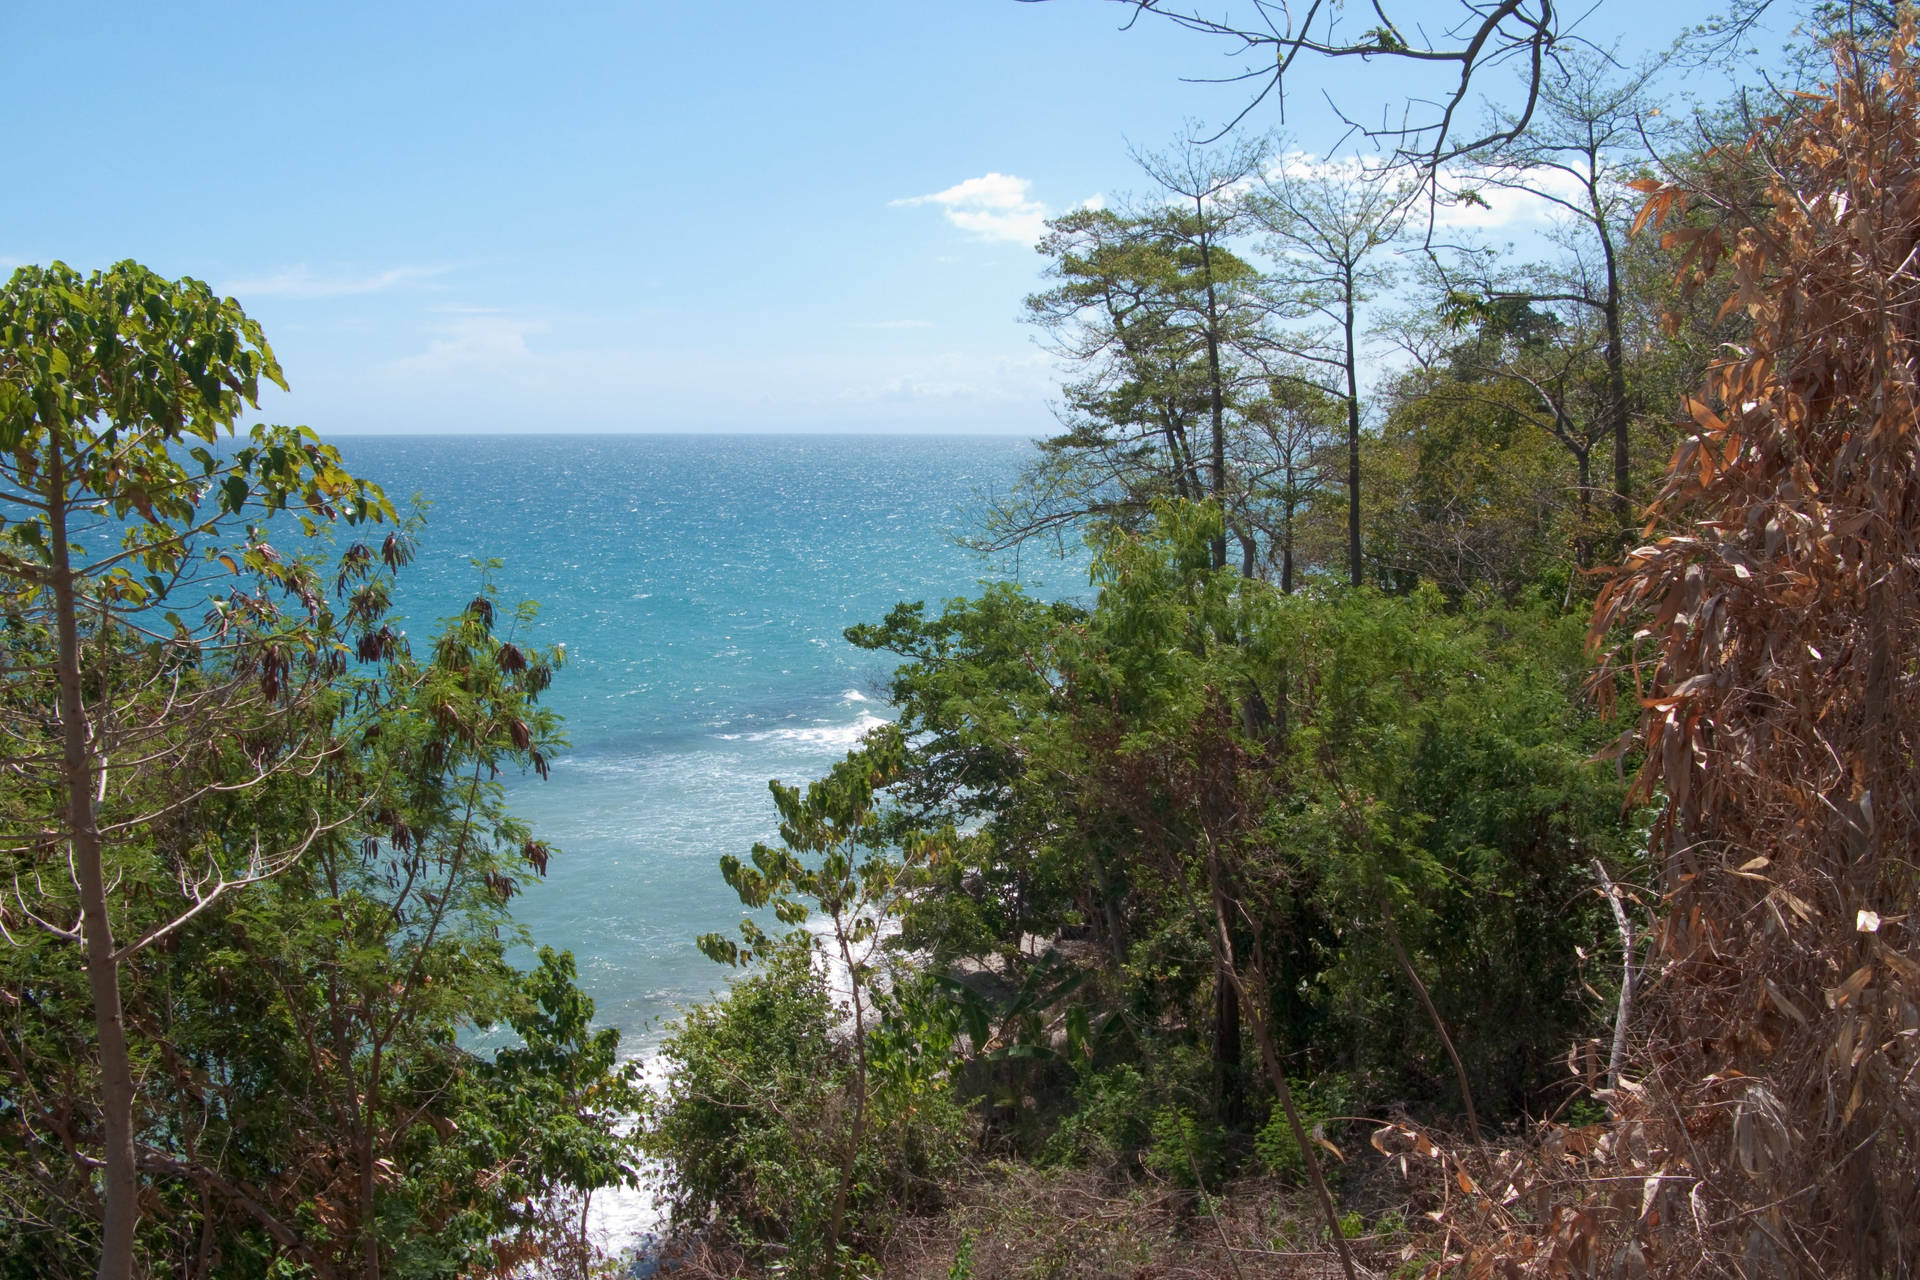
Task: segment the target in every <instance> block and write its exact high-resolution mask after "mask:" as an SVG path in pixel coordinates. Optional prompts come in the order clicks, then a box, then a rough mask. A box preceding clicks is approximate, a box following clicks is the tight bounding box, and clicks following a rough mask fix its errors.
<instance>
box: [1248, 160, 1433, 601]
mask: <svg viewBox="0 0 1920 1280" xmlns="http://www.w3.org/2000/svg"><path fill="white" fill-rule="evenodd" d="M1408 195H1409V192H1408V189H1407V188H1406V187H1405V186H1403V185H1400V184H1397V183H1395V182H1393V181H1391V180H1389V178H1388V177H1387V176H1385V175H1381V174H1368V173H1366V172H1365V171H1363V170H1361V169H1358V168H1356V167H1352V166H1341V165H1338V164H1333V163H1319V164H1317V163H1314V162H1311V161H1308V160H1305V159H1303V158H1300V157H1290V158H1289V159H1288V160H1287V161H1286V162H1285V163H1283V164H1282V165H1281V166H1280V167H1279V168H1278V169H1277V170H1273V171H1269V172H1268V173H1266V174H1264V175H1262V180H1261V186H1260V189H1259V191H1258V192H1257V193H1255V194H1254V195H1253V196H1252V197H1251V198H1250V199H1249V201H1248V212H1249V215H1250V216H1251V217H1252V218H1253V219H1254V221H1255V222H1256V223H1258V224H1259V225H1260V226H1262V227H1264V228H1265V229H1266V231H1267V233H1268V235H1269V237H1270V247H1271V249H1272V252H1273V255H1274V257H1275V258H1276V259H1277V262H1278V265H1277V267H1276V270H1275V272H1274V275H1273V288H1274V289H1275V290H1276V291H1277V292H1278V293H1279V294H1281V295H1282V296H1286V297H1290V298H1292V299H1293V300H1294V302H1295V305H1296V306H1299V307H1301V308H1303V309H1305V310H1306V311H1307V312H1308V313H1309V314H1314V313H1317V314H1318V315H1319V316H1320V318H1321V319H1323V320H1324V321H1325V322H1326V323H1327V325H1328V326H1329V327H1330V330H1331V337H1330V338H1329V337H1328V336H1327V335H1326V333H1325V332H1324V331H1323V332H1322V333H1321V334H1315V335H1303V338H1304V340H1303V341H1298V342H1296V343H1295V350H1296V352H1297V354H1298V355H1300V356H1301V357H1302V358H1303V359H1305V360H1307V361H1308V362H1310V363H1311V364H1313V365H1315V366H1317V367H1318V368H1319V369H1320V371H1321V375H1322V376H1320V377H1318V378H1315V379H1313V381H1312V385H1314V386H1316V387H1318V388H1319V389H1320V390H1322V391H1323V392H1325V393H1326V394H1328V395H1330V396H1333V397H1336V398H1337V399H1339V400H1340V401H1341V402H1342V406H1343V408H1344V409H1345V411H1346V419H1347V484H1346V489H1347V574H1348V578H1349V580H1350V581H1351V583H1352V584H1353V585H1354V586H1356V587H1357V586H1359V585H1360V582H1361V580H1362V571H1361V545H1360V524H1361V522H1360V422H1361V417H1362V411H1361V397H1360V373H1359V359H1360V345H1359V344H1360V329H1359V316H1360V307H1361V305H1362V304H1363V303H1365V302H1366V301H1368V300H1369V299H1370V298H1372V297H1373V296H1374V295H1375V294H1377V293H1378V292H1379V291H1380V290H1382V289H1384V288H1386V287H1387V286H1388V285H1390V284H1391V283H1392V280H1393V275H1394V272H1393V268H1392V266H1391V265H1390V264H1382V263H1380V262H1377V261H1375V260H1374V259H1375V255H1376V254H1377V253H1378V252H1379V251H1380V250H1381V249H1384V248H1389V247H1391V246H1392V244H1393V243H1394V241H1395V239H1396V238H1397V237H1398V236H1399V234H1400V228H1401V224H1402V222H1403V221H1404V219H1405V216H1406V205H1407V197H1408Z"/></svg>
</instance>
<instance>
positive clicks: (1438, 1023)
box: [1380, 899, 1480, 1145]
mask: <svg viewBox="0 0 1920 1280" xmlns="http://www.w3.org/2000/svg"><path fill="white" fill-rule="evenodd" d="M1380 918H1381V919H1382V920H1383V921H1384V922H1385V923H1386V926H1387V942H1388V944H1389V945H1390V946H1392V948H1393V958H1394V959H1395V960H1398V961H1399V962H1400V971H1401V972H1402V973H1404V974H1406V975H1407V981H1408V982H1409V983H1411V984H1412V986H1413V990H1414V994H1415V995H1417V996H1419V997H1420V1006H1421V1007H1422V1008H1423V1009H1425V1010H1426V1011H1427V1017H1428V1018H1429V1019H1431V1020H1432V1022H1433V1029H1434V1030H1435V1031H1436V1032H1438V1033H1439V1036H1440V1044H1441V1046H1442V1047H1444V1048H1445V1049H1446V1051H1447V1059H1448V1061H1450V1062H1452V1063H1453V1078H1454V1080H1455V1081H1456V1082H1458V1084H1459V1085H1460V1101H1461V1102H1462V1103H1464V1104H1465V1105H1466V1108H1467V1132H1468V1133H1470V1134H1472V1135H1473V1141H1474V1143H1475V1145H1478V1144H1479V1142H1480V1115H1479V1113H1478V1112H1477V1111H1475V1110H1474V1106H1473V1089H1472V1087H1471V1086H1470V1085H1469V1084H1468V1083H1467V1064H1466V1063H1464V1062H1462V1061H1461V1060H1460V1051H1459V1050H1457V1049H1455V1048H1454V1047H1453V1037H1452V1036H1451V1035H1450V1034H1448V1032H1447V1024H1446V1022H1445V1021H1443V1020H1442V1019H1441V1017H1440V1010H1438V1009H1436V1008H1435V1007H1434V1004H1433V996H1432V995H1431V994H1429V993H1428V991H1427V984H1426V983H1425V982H1423V981H1421V979H1420V972H1419V970H1417V969H1415V968H1414V967H1413V961H1412V960H1411V959H1409V958H1408V957H1407V949H1406V948H1405V947H1404V946H1402V945H1401V944H1400V926H1399V925H1397V924H1395V923H1394V921H1393V908H1392V907H1390V906H1388V905H1387V903H1386V901H1385V900H1384V899H1382V901H1381V903H1380Z"/></svg>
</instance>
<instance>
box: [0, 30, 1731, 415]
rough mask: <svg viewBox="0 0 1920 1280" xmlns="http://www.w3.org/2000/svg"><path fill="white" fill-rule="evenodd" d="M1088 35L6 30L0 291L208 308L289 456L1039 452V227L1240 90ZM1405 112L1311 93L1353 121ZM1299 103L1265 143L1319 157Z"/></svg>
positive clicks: (1163, 46) (1156, 41)
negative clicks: (528, 445)
mask: <svg viewBox="0 0 1920 1280" xmlns="http://www.w3.org/2000/svg"><path fill="white" fill-rule="evenodd" d="M1439 2H1440V0H1435V3H1436V5H1438V4H1439ZM1706 11H1707V9H1706V8H1705V7H1703V8H1702V12H1701V13H1700V14H1689V15H1686V16H1690V17H1695V18H1697V17H1700V16H1704V14H1705V12H1706ZM1674 12H1675V9H1674V6H1671V5H1667V6H1660V5H1654V4H1650V3H1646V2H1645V0H1607V3H1606V4H1605V5H1603V6H1601V7H1600V8H1599V9H1598V10H1597V11H1596V12H1595V14H1594V15H1593V16H1592V17H1590V18H1588V19H1587V20H1586V23H1585V26H1584V27H1583V29H1584V30H1588V31H1592V32H1593V33H1594V34H1595V35H1596V38H1610V37H1611V35H1612V34H1613V33H1614V32H1616V31H1617V32H1624V33H1628V34H1630V35H1632V36H1633V37H1634V38H1636V39H1646V38H1648V33H1649V32H1652V33H1656V34H1657V35H1658V36H1659V37H1661V38H1664V36H1665V35H1666V34H1668V25H1669V24H1670V23H1671V22H1672V21H1673V20H1674V19H1673V17H1672V15H1673V14H1674ZM1125 16H1126V14H1125V10H1124V9H1123V8H1122V7H1120V6H1116V5H1112V4H1104V3H1098V2H1096V0H1055V2H1053V3H1047V4H1031V5H1030V4H1018V3H1014V2H1013V0H832V3H828V4H824V5H804V6H803V5H796V4H792V3H778V4H776V3H758V2H748V0H740V2H736V3H733V4H729V5H724V6H722V5H702V4H676V5H666V4H653V3H647V4H565V5H545V4H540V5H534V4H525V3H522V4H517V5H512V6H507V5H493V4H481V3H461V4H457V5H455V4H438V3H434V4H428V3H417V4H409V3H389V4H381V5H370V4H328V5H318V4H313V5H305V4H300V5H295V4H289V5H277V4H267V5H259V4H250V5H244V6H242V5H209V4H193V3H176V4H170V5H154V4H141V5H126V6H104V5H88V4H84V3H77V4H68V5H60V6H56V5H52V4H14V5H10V6H7V7H6V9H5V11H4V13H0V47H4V48H5V49H6V52H7V59H6V61H7V65H8V73H7V78H8V82H9V83H8V90H9V92H8V94H7V98H8V101H9V106H10V115H11V123H12V125H13V127H12V128H11V129H10V130H9V143H8V149H9V153H10V155H9V158H10V165H9V168H10V171H11V174H12V182H11V184H10V185H11V190H10V192H9V198H8V200H7V201H6V203H5V207H4V210H0V266H11V265H14V264H17V263H20V262H34V261H47V260H50V259H53V258H61V259H64V260H66V261H67V262H69V263H71V264H73V265H75V266H78V267H95V266H102V265H105V264H107V263H110V262H112V261H115V260H118V259H120V258H127V257H132V258H137V259H139V260H141V261H143V262H145V263H147V264H148V265H149V266H151V267H153V268H155V269H156V270H159V271H161V272H163V273H166V274H169V275H194V276H198V277H200V278H202V279H205V280H207V281H209V282H211V283H212V284H213V285H214V286H215V287H216V288H219V289H221V290H222V291H224V292H229V293H232V294H234V295H235V296H237V297H238V298H239V299H240V300H241V302H242V303H243V304H245V305H246V307H247V309H248V310H249V311H250V312H251V313H252V314H253V315H255V316H256V317H257V318H259V319H260V320H261V322H262V323H263V324H264V325H265V327H266V330H267V334H268V336H269V338H270V340H271V341H272V342H273V344H274V346H275V349H276V350H277V351H278V353H279V355H280V357H281V360H282V363H283V364H284V365H285V366H286V369H287V372H288V376H289V379H290V380H291V382H292V384H293V394H292V395H291V396H288V397H276V399H275V400H274V401H272V402H270V403H269V404H267V405H266V406H265V408H266V413H267V415H268V416H270V417H272V418H274V419H276V420H283V421H302V422H307V423H310V424H312V425H313V426H315V427H316V428H318V429H320V430H321V431H322V432H323V433H328V432H331V433H337V434H347V433H365V432H375V433H388V432H400V431H536V430H544V431H607V430H614V431H636V430H643V431H644V430H651V431H700V430H735V431H738V430H863V431H880V430H888V431H891V430H901V431H954V430H966V431H990V432H1013V433H1020V434H1035V433H1041V432H1044V431H1046V430H1047V429H1048V427H1049V425H1050V422H1051V419H1050V417H1049V415H1048V411H1047V398H1048V394H1049V389H1050V388H1051V386H1052V385H1053V383H1054V381H1055V379H1054V374H1053V371H1052V369H1051V365H1050V362H1049V360H1048V358H1047V357H1046V356H1045V354H1044V353H1043V352H1041V351H1040V350H1039V349H1038V348H1037V347H1036V346H1035V344H1034V342H1033V337H1032V334H1031V333H1030V332H1029V331H1028V330H1027V329H1026V327H1025V326H1023V325H1022V324H1020V322H1019V312H1020V302H1021V298H1022V297H1023V296H1024V295H1025V294H1026V293H1028V292H1030V291H1031V290H1033V289H1034V288H1035V287H1037V286H1038V284H1039V282H1040V277H1039V271H1040V267H1041V263H1040V260H1039V258H1038V257H1037V255H1035V254H1034V253H1033V252H1032V250H1031V248H1030V247H1028V246H1029V245H1030V243H1031V236H1032V234H1033V232H1034V231H1035V230H1036V228H1037V225H1038V222H1039V220H1040V219H1041V218H1043V217H1045V216H1047V215H1049V214H1053V213H1058V212H1061V211H1064V210H1066V209H1068V208H1071V207H1073V206H1074V205H1076V204H1078V203H1080V202H1082V201H1085V200H1088V199H1092V198H1107V199H1111V198H1113V197H1114V196H1115V195H1116V194H1117V193H1120V192H1124V191H1127V190H1137V189H1139V187H1140V186H1141V185H1142V184H1141V180H1140V179H1139V177H1138V176H1137V174H1136V172H1135V171H1134V169H1133V165H1132V162H1131V161H1130V160H1129V159H1128V156H1127V145H1128V143H1129V142H1132V143H1133V144H1136V145H1140V146H1145V147H1149V148H1151V147H1158V146H1162V145H1164V144H1166V143H1168V142H1171V141H1172V140H1173V139H1174V138H1175V137H1176V136H1177V135H1178V134H1179V132H1180V130H1181V127H1182V121H1183V120H1184V119H1196V120H1201V121H1215V122H1217V121H1221V120H1223V119H1224V118H1226V117H1228V116H1230V115H1231V114H1232V113H1233V112H1234V111H1235V110H1236V109H1237V108H1238V107H1239V106H1240V105H1241V103H1242V98H1241V96H1240V95H1241V92H1242V91H1241V90H1240V89H1238V88H1223V87H1219V86H1208V85H1197V84H1191V83H1182V80H1181V77H1182V76H1206V75H1216V74H1219V73H1221V72H1222V71H1230V70H1232V69H1234V68H1235V67H1237V66H1238V65H1239V64H1238V63H1236V62H1233V61H1229V60H1227V59H1226V58H1225V57H1224V56H1223V54H1224V50H1223V49H1221V48H1220V47H1219V46H1216V45H1214V44H1211V43H1209V42H1207V41H1205V40H1202V39H1200V38H1198V37H1193V36H1189V35H1185V34H1183V33H1180V32H1178V31H1175V30H1173V29H1172V28H1170V27H1168V26H1166V25H1164V24H1158V23H1151V22H1148V23H1143V24H1141V25H1140V26H1139V27H1137V28H1136V29H1135V30H1132V31H1122V30H1120V29H1119V28H1120V25H1121V22H1122V20H1123V19H1124V17H1125ZM1382 70H1384V71H1385V73H1386V74H1384V75H1383V74H1381V71H1382ZM1370 77H1371V78H1370ZM1404 85H1405V73H1404V71H1403V70H1395V69H1391V68H1387V69H1368V68H1358V67H1356V66H1353V65H1349V66H1347V67H1344V68H1341V69H1340V71H1339V75H1338V78H1337V79H1329V80H1325V81H1324V82H1323V85H1322V87H1326V88H1329V89H1332V90H1335V91H1337V92H1339V93H1340V94H1341V95H1342V105H1343V106H1346V107H1347V108H1348V109H1349V110H1356V109H1358V110H1369V111H1372V112H1377V111H1378V110H1379V109H1380V107H1381V105H1382V104H1383V103H1384V102H1385V101H1386V95H1387V94H1389V93H1393V92H1397V91H1399V90H1401V89H1403V88H1404ZM1310 88H1311V87H1310V86H1306V85H1303V87H1302V90H1301V91H1299V92H1297V93H1296V94H1295V95H1294V97H1293V99H1292V103H1291V107H1290V117H1289V119H1288V121H1287V125H1288V127H1289V129H1290V132H1291V135H1292V137H1293V139H1294V140H1295V142H1296V144H1297V145H1300V146H1303V147H1306V148H1307V149H1309V150H1320V149H1324V148H1326V147H1328V146H1330V145H1332V142H1333V140H1334V139H1335V137H1336V136H1337V132H1338V130H1337V126H1336V124H1335V122H1334V121H1333V119H1332V117H1331V115H1330V113H1329V112H1328V111H1327V110H1326V108H1325V107H1324V105H1323V104H1322V103H1321V102H1320V101H1319V99H1318V97H1317V95H1316V94H1315V93H1313V92H1311V91H1310ZM1258 123H1259V124H1260V125H1261V126H1262V127H1278V126H1279V124H1280V120H1279V117H1278V113H1277V112H1273V111H1271V110H1269V111H1266V112H1264V113H1263V114H1262V115H1261V116H1260V117H1259V118H1258Z"/></svg>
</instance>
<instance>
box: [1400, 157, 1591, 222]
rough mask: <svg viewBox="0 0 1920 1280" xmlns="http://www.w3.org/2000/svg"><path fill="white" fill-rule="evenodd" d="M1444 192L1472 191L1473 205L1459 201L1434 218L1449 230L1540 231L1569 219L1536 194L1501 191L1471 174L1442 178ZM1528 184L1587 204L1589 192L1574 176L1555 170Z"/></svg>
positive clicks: (1444, 206) (1545, 171) (1544, 171)
mask: <svg viewBox="0 0 1920 1280" xmlns="http://www.w3.org/2000/svg"><path fill="white" fill-rule="evenodd" d="M1441 176H1442V183H1443V189H1445V190H1447V191H1449V192H1453V193H1458V192H1461V191H1471V192H1473V193H1474V197H1475V198H1474V199H1473V200H1471V201H1460V200H1455V201H1454V202H1453V203H1451V204H1442V205H1441V206H1440V207H1439V208H1438V209H1437V210H1436V211H1435V214H1434V219H1433V224H1434V226H1436V227H1444V228H1446V229H1448V230H1467V231H1501V230H1506V229H1509V228H1518V227H1537V226H1541V225H1544V224H1546V223H1548V222H1552V221H1553V220H1555V219H1556V218H1559V217H1564V216H1566V210H1565V209H1562V208H1561V207H1560V206H1558V205H1556V204H1554V203H1552V201H1550V200H1547V199H1544V198H1543V197H1542V196H1540V195H1536V194H1535V193H1534V192H1532V191H1516V190H1514V189H1513V188H1511V187H1498V186H1493V185H1491V184H1490V183H1487V182H1486V181H1485V180H1484V179H1478V178H1476V176H1475V175H1474V174H1473V173H1472V172H1470V171H1468V170H1464V169H1461V170H1449V171H1447V172H1445V173H1443V174H1442V175H1441ZM1528 182H1529V183H1530V184H1531V185H1532V186H1534V187H1535V188H1537V189H1538V190H1539V191H1541V192H1544V193H1546V194H1547V195H1551V196H1554V197H1557V198H1558V199H1561V200H1568V201H1572V202H1574V203H1576V204H1584V203H1585V202H1586V192H1585V189H1584V188H1583V187H1582V185H1581V183H1580V181H1579V179H1577V178H1575V177H1574V176H1573V175H1572V174H1569V173H1561V172H1560V171H1558V170H1555V169H1542V170H1540V171H1539V172H1537V173H1535V174H1533V175H1532V176H1531V177H1529V178H1528Z"/></svg>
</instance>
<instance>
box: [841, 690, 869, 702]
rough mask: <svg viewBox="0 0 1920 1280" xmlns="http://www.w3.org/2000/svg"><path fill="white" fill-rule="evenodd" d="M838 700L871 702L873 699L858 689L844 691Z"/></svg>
mask: <svg viewBox="0 0 1920 1280" xmlns="http://www.w3.org/2000/svg"><path fill="white" fill-rule="evenodd" d="M840 700H841V701H842V702H872V701H873V699H872V698H869V697H868V696H867V695H866V694H864V693H862V692H860V691H859V690H858V689H849V690H847V691H846V692H845V693H843V694H841V695H840Z"/></svg>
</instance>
